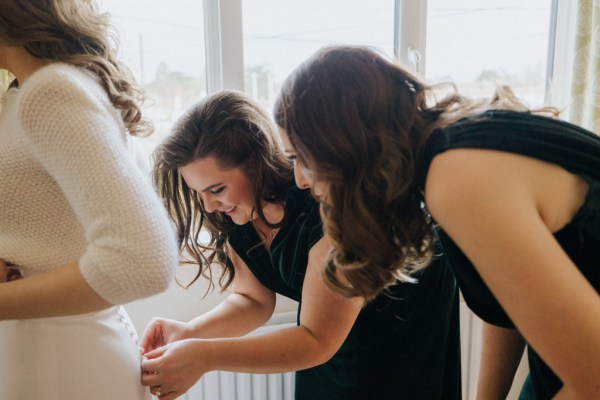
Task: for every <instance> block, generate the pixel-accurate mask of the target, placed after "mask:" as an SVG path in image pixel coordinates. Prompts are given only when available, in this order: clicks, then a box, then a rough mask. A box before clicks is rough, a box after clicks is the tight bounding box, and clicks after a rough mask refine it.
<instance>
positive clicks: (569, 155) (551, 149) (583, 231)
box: [423, 111, 600, 399]
mask: <svg viewBox="0 0 600 400" xmlns="http://www.w3.org/2000/svg"><path fill="white" fill-rule="evenodd" d="M457 148H478V149H492V150H499V151H506V152H510V153H516V154H520V155H525V156H528V157H533V158H536V159H540V160H544V161H547V162H551V163H554V164H557V165H560V166H562V167H563V168H565V169H566V170H568V171H570V172H572V173H575V174H578V175H580V176H581V177H582V178H583V179H585V180H586V181H587V182H588V183H589V191H588V194H587V196H586V199H585V204H584V205H583V206H582V207H581V209H580V210H579V211H578V213H577V214H576V216H575V217H574V218H573V220H572V221H571V222H570V223H569V224H568V225H567V226H565V227H564V228H563V229H561V230H560V231H558V232H556V233H555V235H554V236H555V238H556V240H557V241H558V242H559V243H560V245H561V246H562V248H563V249H564V250H565V252H566V253H567V254H568V255H569V257H570V258H571V260H573V262H574V263H575V264H576V265H577V267H578V268H579V270H580V271H581V273H582V274H583V275H584V276H585V278H586V279H587V280H588V281H589V282H590V283H591V284H592V286H593V287H594V288H595V289H596V291H600V137H598V136H596V135H594V134H593V133H591V132H588V131H586V130H584V129H582V128H579V127H577V126H575V125H572V124H569V123H566V122H564V121H559V120H555V119H550V118H545V117H540V116H534V115H531V114H527V113H518V112H512V111H488V112H485V113H482V114H481V115H478V116H474V117H469V118H466V119H463V120H460V121H458V122H456V123H454V124H452V125H450V126H449V127H447V128H445V129H443V130H438V131H436V132H434V134H433V136H432V138H431V139H430V141H429V143H428V146H427V151H426V156H425V168H424V173H423V175H424V174H425V172H426V170H427V168H429V165H430V163H431V160H433V158H434V157H435V156H436V155H437V154H439V153H441V152H444V151H446V150H449V149H457ZM439 235H440V239H441V243H442V246H443V249H444V252H445V254H446V256H447V257H448V260H449V262H450V264H451V266H452V268H453V269H454V272H455V274H456V277H457V280H458V282H459V286H460V290H461V292H462V293H463V296H464V298H465V301H466V302H467V304H468V306H469V307H470V308H471V309H472V310H473V311H474V312H475V313H476V314H477V315H478V316H479V317H480V318H482V319H483V320H484V321H486V322H488V323H490V324H494V325H498V326H502V327H505V328H514V325H513V323H512V321H511V320H510V318H509V317H508V316H507V315H506V313H505V312H504V310H503V308H502V306H500V304H499V303H498V301H497V300H496V299H495V297H494V295H493V294H492V293H491V292H490V290H489V289H488V287H487V286H486V285H485V283H484V282H483V280H482V279H481V277H480V276H479V274H478V273H477V271H476V270H475V268H474V267H473V265H472V264H471V263H470V261H469V260H468V259H467V257H466V256H465V255H464V254H463V252H462V251H461V250H460V249H459V248H458V247H457V246H456V244H455V243H454V242H453V241H452V239H451V238H450V237H449V236H448V235H447V234H445V233H444V232H443V231H440V233H439ZM549 312H550V311H549ZM557 317H558V318H566V319H568V316H557ZM527 351H528V359H529V367H530V374H529V376H528V378H527V380H526V382H525V384H524V386H523V389H522V391H521V397H520V399H550V398H552V397H553V396H554V395H555V394H556V393H557V392H558V390H559V389H560V388H561V387H562V382H561V381H560V379H559V378H558V377H557V376H556V375H555V374H554V373H553V372H552V371H551V370H550V368H549V367H548V366H547V365H546V364H545V363H544V361H543V360H542V359H541V358H540V357H539V355H538V354H537V353H536V352H535V350H533V349H532V347H531V346H528V348H527Z"/></svg>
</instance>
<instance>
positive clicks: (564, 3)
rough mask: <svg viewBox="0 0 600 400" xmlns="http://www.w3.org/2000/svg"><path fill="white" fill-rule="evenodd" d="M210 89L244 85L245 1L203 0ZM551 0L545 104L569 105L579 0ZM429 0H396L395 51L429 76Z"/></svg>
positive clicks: (408, 63)
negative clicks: (427, 54)
mask: <svg viewBox="0 0 600 400" xmlns="http://www.w3.org/2000/svg"><path fill="white" fill-rule="evenodd" d="M203 1H204V26H205V28H204V30H205V32H204V33H205V45H206V60H207V62H206V64H207V65H206V75H207V88H208V93H213V92H215V91H217V90H221V89H236V90H242V91H243V90H244V43H243V42H244V40H243V26H242V0H203ZM549 1H552V12H551V21H550V37H549V41H548V63H547V73H546V103H547V104H552V105H556V106H558V107H560V108H565V107H567V106H568V99H569V95H570V85H571V69H572V58H573V57H572V55H573V40H572V38H573V34H574V32H573V31H574V20H575V16H576V15H575V14H576V10H575V4H574V3H575V2H573V1H571V0H549ZM426 42H427V0H419V1H415V0H395V15H394V56H395V57H396V59H397V60H399V61H400V62H401V63H402V64H403V65H404V66H406V67H408V68H410V69H412V70H413V71H414V72H417V73H419V74H420V75H423V76H424V75H425V68H426V65H427V62H426V61H427V60H426V57H425V55H426Z"/></svg>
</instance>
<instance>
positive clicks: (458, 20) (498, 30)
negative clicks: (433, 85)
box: [425, 0, 552, 107]
mask: <svg viewBox="0 0 600 400" xmlns="http://www.w3.org/2000/svg"><path fill="white" fill-rule="evenodd" d="M427 5H428V7H427V39H426V49H427V50H426V57H425V59H426V67H425V71H426V77H427V79H428V81H429V82H443V81H452V82H454V83H455V84H456V85H457V86H458V88H459V90H460V91H461V92H462V93H464V94H467V95H470V96H476V97H480V96H489V95H490V94H491V93H492V92H493V90H494V88H495V87H496V86H497V85H509V86H511V87H512V88H513V89H514V90H515V92H516V94H517V96H518V97H520V98H522V99H523V100H525V101H526V102H527V103H528V104H529V105H530V106H532V107H539V106H542V105H543V103H544V98H545V90H546V72H547V69H548V68H547V66H548V49H549V38H550V27H551V18H550V17H551V6H552V2H551V1H549V0H530V1H526V2H524V1H515V0H510V1H506V0H429V1H428V3H427Z"/></svg>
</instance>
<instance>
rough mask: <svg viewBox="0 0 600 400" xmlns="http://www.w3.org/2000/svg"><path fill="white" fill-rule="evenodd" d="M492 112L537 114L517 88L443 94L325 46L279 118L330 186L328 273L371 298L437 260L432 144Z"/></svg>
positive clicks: (286, 92) (379, 63) (339, 285)
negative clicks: (429, 188) (425, 161)
mask: <svg viewBox="0 0 600 400" xmlns="http://www.w3.org/2000/svg"><path fill="white" fill-rule="evenodd" d="M489 108H495V109H513V110H520V111H527V107H525V105H524V104H523V103H521V102H520V101H519V100H518V99H517V98H516V97H515V96H514V94H513V93H512V91H511V90H510V89H509V88H507V87H501V88H498V90H497V92H496V94H495V95H494V96H493V98H491V99H486V100H472V99H468V98H466V97H463V96H461V95H459V94H458V93H457V92H456V91H455V90H454V91H453V92H452V93H451V94H449V95H446V96H445V97H443V98H441V99H440V100H436V99H435V91H434V87H432V86H428V85H426V84H425V83H424V82H423V81H422V80H421V79H419V78H418V77H416V76H415V75H413V74H411V73H409V72H408V71H407V70H405V69H404V68H402V67H400V66H398V65H396V64H394V63H392V62H390V61H388V60H387V59H386V58H385V57H384V56H382V55H380V54H379V53H378V52H377V51H376V50H374V49H371V48H368V47H362V46H333V47H325V48H323V49H321V50H320V51H318V52H317V53H316V54H314V55H313V56H312V57H311V58H309V59H308V60H307V61H306V62H304V63H303V64H302V65H301V66H300V67H298V68H297V69H296V70H295V71H294V72H293V73H292V74H291V75H290V76H289V77H288V78H287V79H286V81H285V82H284V85H283V88H282V90H281V93H280V95H279V98H278V99H277V102H276V105H275V121H276V123H277V124H278V125H279V126H280V127H282V128H284V129H285V130H286V131H287V135H288V137H289V139H290V142H291V143H292V145H293V146H294V148H295V149H296V151H297V153H298V160H299V162H300V163H301V164H302V165H304V166H305V167H307V168H308V170H309V171H311V173H312V174H313V176H314V179H316V180H321V181H323V182H326V183H327V184H328V189H327V193H326V195H325V197H324V198H322V203H321V216H322V219H323V225H324V229H325V231H326V232H327V234H328V235H329V236H330V237H331V239H332V242H333V246H334V249H333V251H332V253H331V254H330V257H329V260H328V262H327V265H326V268H325V270H324V274H325V278H326V281H327V282H328V283H329V284H331V285H332V287H333V288H334V289H337V290H338V291H339V292H341V293H342V294H344V295H346V296H353V295H361V296H364V297H365V298H367V299H371V298H373V297H375V296H376V295H377V294H378V293H380V292H381V291H382V290H383V289H384V288H385V287H387V286H389V285H390V284H393V283H394V282H396V281H397V280H402V281H411V280H414V278H412V275H413V274H414V272H416V271H417V270H419V269H421V268H423V267H425V266H427V265H428V264H429V262H430V259H431V257H432V250H431V244H432V241H433V237H432V235H433V233H432V232H433V230H432V221H431V219H430V216H429V214H428V213H427V211H426V209H425V207H424V202H423V196H422V191H423V187H422V181H421V180H419V179H418V177H417V175H418V170H417V168H418V165H419V160H420V157H421V153H422V150H423V147H424V144H425V143H426V141H427V139H428V138H429V136H430V135H431V133H432V132H433V131H434V130H435V129H438V128H440V127H443V126H445V125H447V124H449V123H450V122H452V121H456V120H457V119H460V118H462V117H464V116H467V115H469V114H473V113H476V112H480V111H483V110H485V109H489ZM336 271H338V272H341V274H342V277H343V278H342V279H340V277H339V276H338V274H336Z"/></svg>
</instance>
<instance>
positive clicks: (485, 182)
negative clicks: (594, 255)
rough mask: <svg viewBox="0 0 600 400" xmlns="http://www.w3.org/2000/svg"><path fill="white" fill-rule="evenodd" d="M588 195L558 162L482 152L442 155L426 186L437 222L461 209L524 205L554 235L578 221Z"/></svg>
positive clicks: (576, 179)
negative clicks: (579, 211)
mask: <svg viewBox="0 0 600 400" xmlns="http://www.w3.org/2000/svg"><path fill="white" fill-rule="evenodd" d="M586 192H587V184H586V183H585V181H583V179H581V178H580V177H578V176H577V175H574V174H572V173H570V172H568V171H566V170H565V169H563V168H562V167H560V166H558V165H556V164H551V163H548V162H545V161H541V160H538V159H535V158H531V157H526V156H522V155H518V154H513V153H507V152H502V151H495V150H482V149H456V150H450V151H447V152H444V153H441V154H440V155H438V156H436V157H435V158H434V160H433V162H432V163H431V167H430V169H429V173H428V175H427V180H426V185H425V198H426V202H427V207H428V209H429V211H430V212H431V213H432V215H433V216H434V217H436V219H437V218H438V217H439V216H441V215H440V214H443V213H447V212H456V211H457V209H466V210H467V211H468V212H473V211H475V210H476V209H482V210H486V209H488V210H489V209H490V208H496V207H499V208H503V209H505V210H507V211H509V210H510V208H511V206H516V205H519V204H520V205H526V206H528V207H529V206H531V207H534V208H535V210H536V212H538V213H539V214H540V215H541V216H542V219H543V220H544V221H545V223H546V226H547V227H548V228H549V229H550V230H551V231H556V230H558V229H560V228H561V227H562V226H564V225H565V224H566V223H567V222H568V221H570V220H571V219H572V217H573V216H574V214H575V213H576V211H577V210H578V209H579V207H580V206H581V204H582V203H583V201H584V199H585V194H586ZM442 218H443V216H442Z"/></svg>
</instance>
